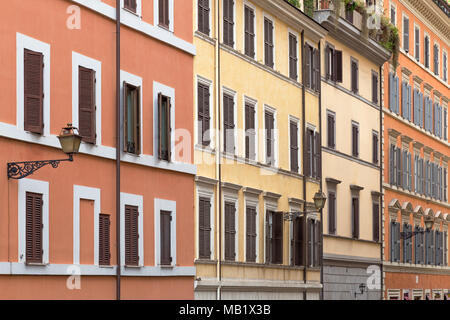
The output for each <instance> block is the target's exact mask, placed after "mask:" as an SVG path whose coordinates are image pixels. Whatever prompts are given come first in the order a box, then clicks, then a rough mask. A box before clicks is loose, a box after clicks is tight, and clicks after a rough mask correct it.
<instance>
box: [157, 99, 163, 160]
mask: <svg viewBox="0 0 450 320" xmlns="http://www.w3.org/2000/svg"><path fill="white" fill-rule="evenodd" d="M162 100H163V95H162V94H161V93H158V157H159V159H163V146H162V135H163V133H162V112H163V107H162V104H163V102H162Z"/></svg>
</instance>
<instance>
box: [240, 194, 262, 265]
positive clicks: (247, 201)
mask: <svg viewBox="0 0 450 320" xmlns="http://www.w3.org/2000/svg"><path fill="white" fill-rule="evenodd" d="M247 206H248V207H255V209H256V218H255V219H256V223H255V225H256V240H255V241H256V245H255V253H256V257H255V263H258V262H260V261H259V260H260V257H259V254H258V253H259V198H258V196H257V195H252V194H245V195H244V261H245V262H247Z"/></svg>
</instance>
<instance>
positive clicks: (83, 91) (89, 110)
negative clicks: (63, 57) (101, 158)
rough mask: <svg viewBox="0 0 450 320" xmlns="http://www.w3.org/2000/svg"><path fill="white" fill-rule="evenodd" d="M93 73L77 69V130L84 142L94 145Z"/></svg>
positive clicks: (84, 69) (89, 70)
mask: <svg viewBox="0 0 450 320" xmlns="http://www.w3.org/2000/svg"><path fill="white" fill-rule="evenodd" d="M95 81H96V80H95V71H94V70H91V69H87V68H84V67H81V66H80V67H79V68H78V103H79V104H78V119H79V120H78V130H79V132H80V135H81V136H82V137H83V141H84V142H88V143H94V144H95V138H96V134H95V109H96V106H95Z"/></svg>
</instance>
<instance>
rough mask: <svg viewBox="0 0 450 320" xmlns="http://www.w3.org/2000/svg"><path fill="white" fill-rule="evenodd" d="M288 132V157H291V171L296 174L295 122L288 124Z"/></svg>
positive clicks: (297, 150)
mask: <svg viewBox="0 0 450 320" xmlns="http://www.w3.org/2000/svg"><path fill="white" fill-rule="evenodd" d="M289 130H290V155H291V171H292V172H298V169H299V165H298V153H299V147H298V123H297V122H295V121H290V122H289Z"/></svg>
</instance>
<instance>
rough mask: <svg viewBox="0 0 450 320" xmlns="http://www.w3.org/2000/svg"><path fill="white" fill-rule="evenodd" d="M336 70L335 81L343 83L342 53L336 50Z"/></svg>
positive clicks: (334, 58)
mask: <svg viewBox="0 0 450 320" xmlns="http://www.w3.org/2000/svg"><path fill="white" fill-rule="evenodd" d="M333 60H334V68H333V71H334V73H335V74H336V77H335V79H334V81H336V82H342V51H339V50H336V51H335V53H334V57H333Z"/></svg>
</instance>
